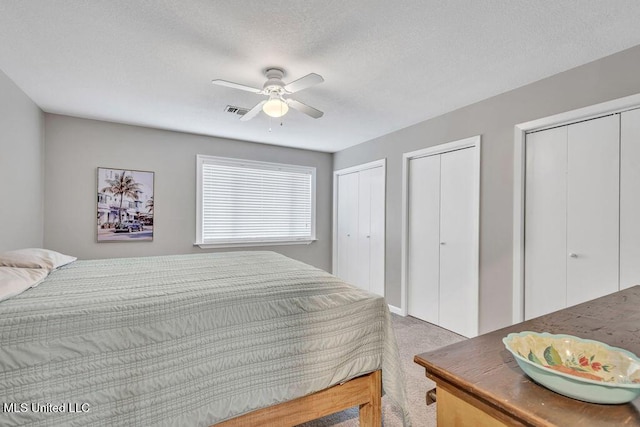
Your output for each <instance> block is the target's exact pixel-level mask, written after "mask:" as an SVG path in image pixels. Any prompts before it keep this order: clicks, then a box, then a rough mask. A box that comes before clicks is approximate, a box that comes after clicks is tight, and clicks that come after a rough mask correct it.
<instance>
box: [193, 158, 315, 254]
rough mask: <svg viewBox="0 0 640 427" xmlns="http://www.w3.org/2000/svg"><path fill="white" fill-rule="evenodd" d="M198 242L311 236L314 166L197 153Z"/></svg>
mask: <svg viewBox="0 0 640 427" xmlns="http://www.w3.org/2000/svg"><path fill="white" fill-rule="evenodd" d="M198 202H199V206H198V216H199V218H197V221H198V225H199V227H198V236H196V239H197V240H198V242H197V243H198V244H205V245H221V246H234V245H252V244H269V243H285V242H286V243H290V242H293V243H301V242H304V243H308V242H310V241H312V240H314V239H315V168H313V167H304V166H294V165H285V164H278V163H266V162H256V161H246V160H239V159H229V158H222V157H212V156H203V155H199V156H198Z"/></svg>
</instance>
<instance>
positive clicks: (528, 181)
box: [524, 126, 567, 320]
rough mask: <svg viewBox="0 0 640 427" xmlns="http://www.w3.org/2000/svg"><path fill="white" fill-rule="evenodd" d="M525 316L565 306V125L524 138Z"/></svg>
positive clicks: (548, 311) (539, 314)
mask: <svg viewBox="0 0 640 427" xmlns="http://www.w3.org/2000/svg"><path fill="white" fill-rule="evenodd" d="M525 150H526V165H525V194H526V202H525V218H526V220H525V268H524V283H525V288H524V314H525V320H528V319H532V318H534V317H538V316H541V315H543V314H547V313H551V312H553V311H556V310H560V309H562V308H565V307H566V306H567V296H566V287H567V244H566V242H567V127H566V126H564V127H560V128H555V129H549V130H545V131H540V132H535V133H531V134H528V135H527V137H526V142H525Z"/></svg>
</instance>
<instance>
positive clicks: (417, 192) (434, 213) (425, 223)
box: [407, 156, 440, 325]
mask: <svg viewBox="0 0 640 427" xmlns="http://www.w3.org/2000/svg"><path fill="white" fill-rule="evenodd" d="M408 185H409V189H408V196H409V197H408V198H409V209H408V218H407V220H408V242H407V243H408V253H409V259H408V263H407V264H408V265H407V282H408V298H407V300H408V307H407V308H408V312H409V314H410V315H411V316H415V317H417V318H419V319H422V320H425V321H427V322H431V323H434V324H436V325H437V324H438V323H439V300H440V295H439V282H440V266H439V263H440V261H439V258H440V227H439V224H440V156H429V157H420V158H416V159H412V160H410V161H409V183H408Z"/></svg>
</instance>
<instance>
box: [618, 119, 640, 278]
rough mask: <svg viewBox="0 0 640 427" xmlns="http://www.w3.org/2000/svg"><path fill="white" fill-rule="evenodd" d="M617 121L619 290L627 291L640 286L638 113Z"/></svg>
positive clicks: (639, 143)
mask: <svg viewBox="0 0 640 427" xmlns="http://www.w3.org/2000/svg"><path fill="white" fill-rule="evenodd" d="M620 119H621V121H622V122H621V124H620V131H621V135H620V289H626V288H629V287H631V286H634V285H640V109H638V110H631V111H626V112H624V113H622V114H621V118H620Z"/></svg>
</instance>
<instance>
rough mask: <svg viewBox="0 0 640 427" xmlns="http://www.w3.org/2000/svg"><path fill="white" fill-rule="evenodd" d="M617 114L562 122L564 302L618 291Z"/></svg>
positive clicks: (570, 303) (583, 299) (618, 195)
mask: <svg viewBox="0 0 640 427" xmlns="http://www.w3.org/2000/svg"><path fill="white" fill-rule="evenodd" d="M619 123H620V122H619V116H617V115H614V116H608V117H603V118H599V119H595V120H589V121H585V122H582V123H576V124H573V125H569V126H568V181H567V188H568V192H567V198H568V200H567V250H568V254H567V256H568V262H567V305H568V306H572V305H575V304H578V303H581V302H584V301H588V300H591V299H594V298H597V297H600V296H603V295H607V294H610V293H612V292H615V291H617V290H618V286H619V277H618V267H619V255H618V251H619V203H620V192H619V179H620V177H619V166H620V163H619V162H620V156H619V154H620V143H619V141H620V135H619Z"/></svg>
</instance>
